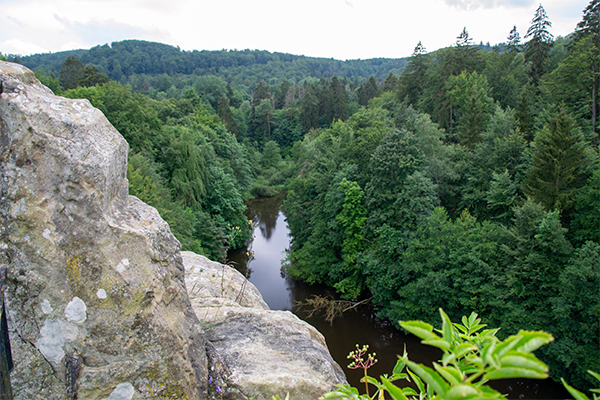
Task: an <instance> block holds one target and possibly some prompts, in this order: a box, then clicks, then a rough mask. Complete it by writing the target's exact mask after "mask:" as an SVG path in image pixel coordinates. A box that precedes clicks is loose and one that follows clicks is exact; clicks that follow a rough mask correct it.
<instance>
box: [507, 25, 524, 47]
mask: <svg viewBox="0 0 600 400" xmlns="http://www.w3.org/2000/svg"><path fill="white" fill-rule="evenodd" d="M507 39H508V49H509V50H510V51H519V50H520V49H521V35H519V32H518V31H517V26H516V25H514V26H513V28H512V29H511V30H510V33H509V35H508V38H507Z"/></svg>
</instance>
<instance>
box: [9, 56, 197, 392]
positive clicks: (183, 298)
mask: <svg viewBox="0 0 600 400" xmlns="http://www.w3.org/2000/svg"><path fill="white" fill-rule="evenodd" d="M0 81H1V82H2V93H1V94H0V218H1V223H0V264H3V265H4V266H5V267H6V269H7V289H6V292H5V297H6V306H7V310H8V319H9V331H10V338H11V345H12V352H13V360H14V365H15V368H14V370H13V372H12V374H11V381H12V387H13V393H14V397H15V399H32V398H36V396H37V397H40V398H44V399H46V400H54V399H57V400H58V399H67V398H79V399H90V400H95V399H108V398H110V399H114V398H119V399H126V400H129V399H162V398H169V399H172V398H177V399H197V398H202V397H203V395H202V392H203V391H204V390H205V388H206V379H207V360H206V353H205V347H204V332H203V330H202V327H201V325H200V324H199V323H198V320H197V318H196V316H195V314H194V312H193V311H192V308H191V305H190V302H189V298H188V296H187V291H186V288H185V282H184V270H183V264H182V261H181V257H180V253H179V249H180V244H179V242H178V241H177V240H176V239H175V237H174V236H173V235H172V234H171V231H170V229H169V226H168V225H167V224H166V223H165V222H164V221H163V220H162V218H160V216H159V215H158V213H157V212H156V210H155V209H154V208H152V207H150V206H148V205H146V204H145V203H143V202H141V201H140V200H138V199H137V198H135V197H133V196H129V195H128V182H127V179H126V171H127V153H128V145H127V142H126V141H125V140H124V139H123V137H122V136H121V135H120V134H119V132H117V131H116V130H115V128H114V127H113V126H112V125H111V124H110V123H109V122H108V120H107V119H106V118H105V117H104V115H103V114H102V113H101V112H100V111H99V110H97V109H95V108H94V107H92V106H91V104H90V103H89V102H88V101H87V100H72V99H66V98H62V97H58V96H55V95H53V94H52V92H51V91H50V90H49V89H48V88H46V87H44V86H43V85H41V84H40V83H39V81H37V79H35V76H34V74H33V72H31V71H30V70H28V69H27V68H25V67H23V66H21V65H19V64H13V63H7V62H2V61H0Z"/></svg>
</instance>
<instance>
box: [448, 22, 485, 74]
mask: <svg viewBox="0 0 600 400" xmlns="http://www.w3.org/2000/svg"><path fill="white" fill-rule="evenodd" d="M448 55H449V57H447V58H446V60H445V62H444V64H445V65H444V68H445V69H446V70H447V73H448V75H460V73H461V72H463V71H467V72H473V71H475V70H479V67H480V66H481V63H482V60H481V57H480V54H479V50H478V49H477V46H474V45H473V39H472V38H471V37H470V36H469V32H467V28H466V27H464V28H463V30H462V32H461V33H460V35H458V37H457V38H456V46H454V47H453V48H452V51H451V52H450V53H449V54H448Z"/></svg>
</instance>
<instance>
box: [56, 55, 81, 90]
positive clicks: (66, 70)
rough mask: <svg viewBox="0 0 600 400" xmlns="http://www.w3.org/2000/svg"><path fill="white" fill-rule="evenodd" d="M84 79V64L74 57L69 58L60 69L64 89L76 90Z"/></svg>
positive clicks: (60, 81)
mask: <svg viewBox="0 0 600 400" xmlns="http://www.w3.org/2000/svg"><path fill="white" fill-rule="evenodd" d="M82 77H83V64H82V63H81V61H79V60H78V59H77V58H75V57H74V56H69V57H67V59H66V60H65V62H64V63H63V65H62V67H60V76H59V78H58V80H59V83H60V86H62V88H63V89H75V88H76V87H77V86H79V82H80V81H81V78H82Z"/></svg>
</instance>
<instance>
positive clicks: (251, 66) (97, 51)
mask: <svg viewBox="0 0 600 400" xmlns="http://www.w3.org/2000/svg"><path fill="white" fill-rule="evenodd" d="M71 56H72V57H75V58H77V59H78V60H79V61H81V62H82V63H83V64H91V65H94V66H96V67H97V68H98V70H99V72H101V73H104V74H106V75H107V76H108V77H109V78H110V79H113V80H116V81H119V82H121V83H128V84H130V85H132V86H133V88H134V89H136V90H138V91H144V90H145V89H147V88H148V87H154V88H156V89H157V90H158V91H161V90H163V89H164V90H166V89H168V88H170V87H171V86H172V85H174V86H175V87H177V88H178V89H181V88H182V87H183V86H182V85H185V82H190V81H191V80H193V78H195V77H198V76H202V75H214V76H218V77H221V78H223V79H224V80H225V81H226V82H227V83H229V84H230V85H236V86H242V87H245V88H246V89H249V88H252V87H253V86H254V85H256V84H257V83H258V82H259V81H261V80H263V79H264V80H266V81H267V82H268V83H269V84H271V85H274V84H279V83H281V82H282V81H283V80H284V79H287V80H289V81H292V82H296V83H298V82H301V81H303V80H304V79H307V78H308V79H310V78H313V79H320V78H331V77H333V76H334V75H337V76H340V77H345V78H348V79H349V80H352V81H354V80H356V79H358V80H364V79H367V78H368V77H369V76H371V75H373V76H374V77H375V78H377V79H384V78H385V77H386V76H387V75H388V74H389V73H390V72H393V73H395V74H399V73H401V72H402V70H403V69H404V67H405V65H406V59H404V58H403V59H384V58H381V59H371V60H349V61H339V60H334V59H325V58H314V57H305V56H296V55H292V54H284V53H270V52H268V51H260V50H240V51H238V50H229V51H228V50H220V51H207V50H203V51H198V50H194V51H182V50H180V49H179V48H178V47H173V46H169V45H166V44H161V43H154V42H145V41H141V40H126V41H122V42H113V43H111V45H108V44H105V45H103V46H96V47H93V48H91V49H90V50H73V51H65V52H60V53H54V54H36V55H32V56H26V57H22V58H21V59H20V62H21V63H22V64H23V65H25V66H27V67H28V68H31V69H32V70H38V69H43V70H44V71H45V72H46V73H47V74H53V75H54V76H58V75H59V73H60V68H61V66H62V64H63V63H64V61H65V60H66V59H67V58H68V57H71ZM157 78H159V79H158V80H157ZM167 81H168V83H167ZM165 86H166V87H165Z"/></svg>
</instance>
